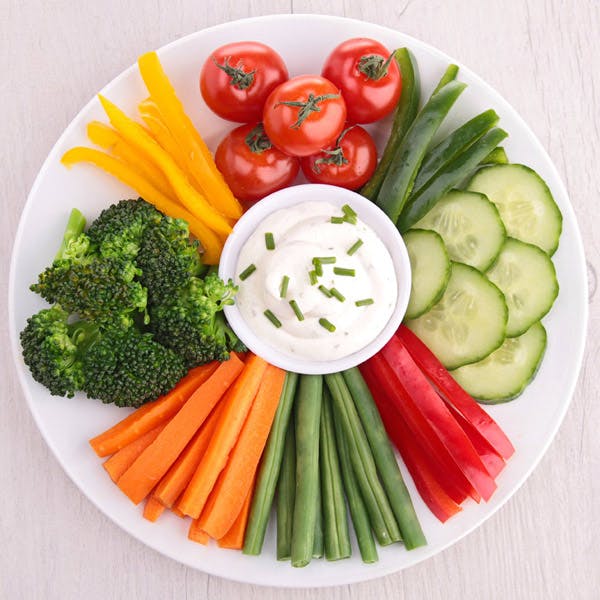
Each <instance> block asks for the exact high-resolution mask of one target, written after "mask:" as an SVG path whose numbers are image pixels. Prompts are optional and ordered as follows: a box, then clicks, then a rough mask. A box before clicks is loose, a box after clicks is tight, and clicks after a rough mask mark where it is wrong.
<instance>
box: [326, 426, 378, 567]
mask: <svg viewBox="0 0 600 600" xmlns="http://www.w3.org/2000/svg"><path fill="white" fill-rule="evenodd" d="M333 426H334V429H335V439H336V443H337V449H338V455H339V457H340V468H341V471H342V479H343V481H344V490H345V492H346V500H347V501H348V508H349V509H350V517H351V518H352V524H353V525H354V533H355V534H356V541H357V543H358V549H359V551H360V556H361V558H362V560H363V562H365V563H374V562H377V561H378V560H379V557H378V556H377V547H376V546H375V540H374V539H373V532H372V531H371V524H370V522H369V513H368V512H367V507H366V506H365V503H364V501H363V498H362V496H361V493H360V489H359V487H358V482H357V481H356V475H355V474H354V470H353V468H352V461H351V460H350V453H349V451H348V444H347V443H346V438H345V436H344V432H343V429H342V424H341V423H340V420H339V419H334V420H333Z"/></svg>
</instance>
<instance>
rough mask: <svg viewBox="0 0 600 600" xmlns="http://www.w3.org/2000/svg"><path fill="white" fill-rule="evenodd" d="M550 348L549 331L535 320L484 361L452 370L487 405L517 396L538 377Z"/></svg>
mask: <svg viewBox="0 0 600 600" xmlns="http://www.w3.org/2000/svg"><path fill="white" fill-rule="evenodd" d="M545 350H546V330H545V329H544V327H543V325H542V324H541V323H540V322H537V323H534V324H533V325H532V326H531V327H530V328H529V329H528V330H527V331H526V332H525V333H524V334H522V335H520V336H519V337H516V338H506V340H504V343H503V344H502V346H500V348H498V350H495V351H494V352H492V353H491V354H490V355H489V356H488V357H487V358H484V359H483V360H482V361H480V362H477V363H473V364H472V365H465V366H464V367H460V369H456V370H455V371H452V377H454V379H456V381H457V382H458V383H459V385H461V386H462V387H463V388H464V389H465V390H466V391H467V392H468V393H469V394H471V396H473V397H474V398H477V400H479V401H480V402H483V403H484V404H499V403H501V402H508V401H509V400H513V399H514V398H516V397H517V396H518V395H519V394H520V393H521V392H522V391H523V390H524V389H525V388H526V387H527V385H528V384H529V382H530V381H531V380H532V379H533V378H534V377H535V374H536V373H537V370H538V368H539V366H540V363H541V362H542V358H543V356H544V351H545Z"/></svg>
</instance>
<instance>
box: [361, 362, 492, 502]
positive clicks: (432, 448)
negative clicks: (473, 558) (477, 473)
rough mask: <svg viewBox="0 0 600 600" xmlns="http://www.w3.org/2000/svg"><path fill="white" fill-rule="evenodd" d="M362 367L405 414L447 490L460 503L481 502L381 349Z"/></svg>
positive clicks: (415, 437) (419, 443)
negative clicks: (468, 498)
mask: <svg viewBox="0 0 600 600" xmlns="http://www.w3.org/2000/svg"><path fill="white" fill-rule="evenodd" d="M360 371H361V373H362V374H363V377H364V378H365V381H366V382H367V384H368V385H369V388H371V387H373V388H375V387H376V385H374V382H377V384H378V385H380V386H381V390H382V392H381V393H380V394H379V396H380V397H381V396H383V397H385V398H386V401H387V403H391V404H392V405H393V406H394V407H395V408H396V410H397V411H398V413H399V414H400V415H402V418H403V419H404V420H405V422H406V425H407V426H408V428H409V430H410V432H411V438H412V439H413V440H414V443H415V444H416V445H418V446H420V448H421V449H422V453H423V455H424V456H427V457H429V460H430V466H431V468H432V469H434V472H435V473H436V478H437V481H438V482H439V483H440V485H441V487H442V488H443V489H444V491H445V492H446V494H447V495H448V496H450V498H452V500H453V501H454V502H456V503H457V504H460V503H461V502H463V501H464V500H465V498H467V496H471V498H473V500H475V501H476V502H479V501H480V500H481V496H480V495H479V494H478V492H477V491H476V490H475V488H474V487H473V486H472V485H471V484H470V483H469V481H468V480H467V478H466V477H465V475H464V474H463V472H462V471H461V470H460V468H459V467H458V465H457V464H456V462H455V461H454V459H453V458H452V455H451V454H450V452H449V451H448V449H447V448H446V447H445V446H444V444H443V443H442V442H441V440H440V439H439V437H438V436H437V435H436V433H435V431H434V430H433V428H432V426H431V424H430V423H429V422H428V421H427V419H425V417H424V416H423V415H422V414H421V412H420V411H419V410H418V409H417V408H416V406H415V405H414V403H413V401H412V400H411V398H410V397H409V396H408V395H407V394H406V391H405V390H404V389H403V387H402V386H401V385H400V382H399V381H398V378H397V377H396V375H395V374H394V372H393V371H392V369H391V368H390V366H389V365H388V364H387V362H386V361H385V360H384V358H383V356H382V355H381V353H379V354H376V355H375V356H372V357H371V358H370V359H369V360H368V361H367V362H366V363H363V364H362V365H360Z"/></svg>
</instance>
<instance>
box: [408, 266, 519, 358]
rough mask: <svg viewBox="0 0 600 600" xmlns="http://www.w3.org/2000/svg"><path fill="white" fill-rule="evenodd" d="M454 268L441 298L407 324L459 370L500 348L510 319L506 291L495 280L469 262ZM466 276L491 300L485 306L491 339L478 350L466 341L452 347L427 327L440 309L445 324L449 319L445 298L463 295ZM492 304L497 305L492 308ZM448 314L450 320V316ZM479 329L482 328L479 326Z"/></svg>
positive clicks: (469, 282)
mask: <svg viewBox="0 0 600 600" xmlns="http://www.w3.org/2000/svg"><path fill="white" fill-rule="evenodd" d="M451 269H452V270H451V273H450V280H449V282H448V286H447V287H446V290H445V292H444V295H443V296H442V298H441V300H440V301H439V302H438V303H437V304H435V305H434V306H433V307H432V308H431V310H430V311H428V312H427V313H425V314H423V315H422V316H421V317H419V318H417V319H410V320H407V321H406V322H405V325H406V326H407V327H409V328H410V329H411V330H412V331H413V332H414V333H415V334H416V335H417V336H418V337H419V338H421V340H422V341H423V343H425V344H426V345H427V346H428V347H429V348H430V350H431V351H432V352H433V353H434V354H435V355H436V356H437V358H438V359H439V360H440V362H441V363H442V364H443V365H444V366H445V367H446V369H448V370H451V369H457V368H458V367H462V366H464V365H468V364H471V363H475V362H478V361H480V360H483V359H484V358H485V357H486V356H489V355H490V354H491V353H492V352H494V350H497V349H498V348H499V347H500V346H501V345H502V343H503V342H504V340H505V338H506V324H507V321H508V307H507V305H506V300H505V298H504V294H503V293H502V292H501V291H500V289H499V288H498V287H497V286H496V285H495V284H494V283H492V282H491V281H490V280H489V279H488V278H487V277H486V276H485V275H484V274H483V273H481V272H480V271H478V270H477V269H475V268H474V267H471V266H469V265H465V264H462V263H457V262H451ZM465 278H466V279H467V283H468V284H469V285H470V286H471V289H472V288H473V287H476V288H477V289H478V290H479V292H480V293H482V292H483V293H482V294H481V295H482V296H484V295H485V296H487V297H486V298H485V299H484V302H487V303H488V306H487V308H489V310H487V309H486V314H487V318H486V319H485V325H486V326H487V327H489V328H490V333H489V335H488V340H487V343H485V344H481V345H480V346H481V347H479V348H477V349H476V350H475V349H474V348H473V347H472V343H470V342H469V341H467V342H463V343H462V348H461V347H458V348H449V343H448V340H447V338H441V337H440V335H436V333H435V331H434V333H431V331H432V330H431V327H428V326H427V323H426V321H425V320H426V319H427V318H428V315H430V317H431V318H435V312H436V311H437V310H440V311H442V315H443V318H444V320H445V321H446V323H448V322H449V320H450V319H451V317H452V315H451V314H450V312H449V310H446V299H447V300H448V302H449V303H451V302H452V300H454V299H455V298H456V296H458V297H460V295H461V291H462V290H463V289H464V288H463V287H461V285H464V279H465ZM461 279H463V282H461ZM492 304H495V306H493V308H492ZM471 307H472V304H471ZM444 313H445V314H444ZM494 313H495V315H494ZM446 315H448V316H449V317H450V319H447V318H446ZM492 326H494V329H493V330H492V329H491V327H492ZM477 328H478V329H481V328H480V327H479V326H477ZM469 346H470V348H469Z"/></svg>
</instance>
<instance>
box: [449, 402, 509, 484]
mask: <svg viewBox="0 0 600 600" xmlns="http://www.w3.org/2000/svg"><path fill="white" fill-rule="evenodd" d="M442 400H445V399H444V398H443V397H442ZM446 406H447V407H448V409H449V410H450V412H451V413H452V416H453V417H454V418H455V419H456V422H457V423H458V424H459V425H460V426H461V427H462V430H463V431H464V432H465V433H466V434H467V437H468V438H469V439H470V440H471V443H472V444H473V446H474V447H475V450H476V451H477V454H479V456H480V458H481V462H482V463H483V464H484V465H485V468H486V469H487V470H488V473H489V474H490V475H491V476H492V477H493V478H494V479H495V478H496V477H497V476H498V474H499V473H500V471H502V469H504V467H505V466H506V463H505V462H504V459H503V458H502V457H501V456H500V455H499V454H498V453H497V452H496V450H495V449H494V447H493V446H492V445H491V444H490V443H489V442H488V441H487V440H486V439H485V438H484V437H483V436H482V435H481V433H480V432H479V430H478V429H477V428H476V427H475V426H474V425H473V424H472V423H471V422H470V421H468V420H467V419H465V418H464V417H463V416H462V415H461V414H460V413H459V412H458V411H457V410H456V408H454V406H452V404H450V403H449V402H446Z"/></svg>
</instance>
